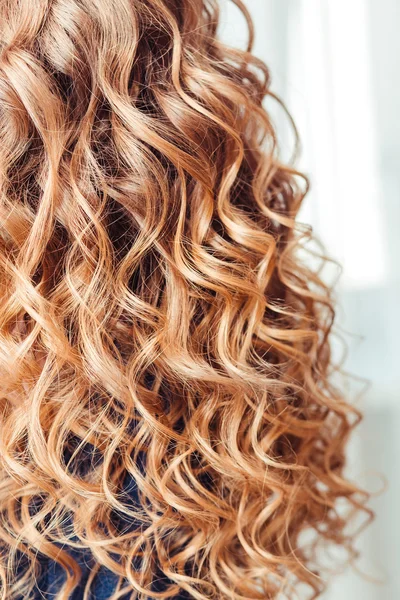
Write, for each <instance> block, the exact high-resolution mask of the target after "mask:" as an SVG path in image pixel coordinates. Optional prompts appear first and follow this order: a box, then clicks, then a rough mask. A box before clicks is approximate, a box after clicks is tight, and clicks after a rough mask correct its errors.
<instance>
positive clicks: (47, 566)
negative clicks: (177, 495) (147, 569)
mask: <svg viewBox="0 0 400 600" xmlns="http://www.w3.org/2000/svg"><path fill="white" fill-rule="evenodd" d="M70 452H71V449H70V450H69V452H68V454H70ZM86 456H90V459H89V460H90V461H91V465H92V466H93V447H92V450H91V451H88V452H87V454H86ZM66 459H67V462H68V456H66ZM138 460H139V462H138V463H137V464H138V466H139V468H140V470H141V471H142V472H144V469H145V456H144V455H143V454H140V456H139V457H138ZM77 467H78V470H79V471H80V474H81V475H82V474H84V473H85V471H86V470H87V469H88V468H89V467H88V462H87V460H85V459H83V458H82V454H81V456H80V460H79V464H78V465H77ZM121 498H122V501H123V503H124V505H125V506H127V507H130V508H133V507H135V506H136V507H138V506H139V496H138V492H137V484H136V481H135V480H134V479H133V477H132V476H131V475H130V474H129V473H127V474H126V476H125V479H124V481H123V483H122V495H121ZM121 498H120V499H121ZM39 507H40V503H39V505H38V506H37V508H39ZM115 522H116V524H118V528H119V529H120V530H124V531H127V530H134V529H135V528H136V527H138V526H139V524H138V523H135V522H132V521H131V522H128V521H127V517H126V516H122V515H119V516H116V519H115ZM77 541H78V540H77ZM64 549H65V548H64ZM67 551H68V553H69V554H70V555H71V556H72V557H73V558H74V559H75V560H76V562H77V563H78V564H79V565H80V567H81V571H82V577H81V580H80V583H79V586H78V587H77V588H76V589H75V590H74V592H73V593H72V595H71V597H70V600H82V599H83V597H84V590H85V585H86V583H87V580H88V578H89V576H90V573H91V568H92V566H93V557H92V555H91V552H90V550H89V549H86V548H83V549H77V548H73V547H69V548H68V549H67ZM38 559H39V561H40V564H41V574H40V576H39V577H38V579H37V583H36V588H35V591H34V596H33V599H32V600H50V599H53V598H54V596H55V594H56V593H57V592H58V591H59V589H60V587H61V586H62V584H63V583H64V581H65V579H66V573H65V570H64V569H63V567H62V566H61V565H60V564H58V563H57V562H56V561H53V560H51V559H49V558H48V557H46V556H45V555H38ZM21 565H22V563H21ZM153 575H154V582H153V584H152V588H151V589H152V591H157V592H162V591H164V590H165V589H166V588H167V586H168V584H169V585H171V584H172V583H173V582H172V581H171V580H169V579H168V578H167V577H166V576H165V575H164V574H163V573H162V571H159V570H157V572H156V573H154V574H153ZM117 584H118V576H117V575H115V574H114V573H112V572H111V571H110V570H109V569H107V568H106V567H104V566H101V567H100V569H99V571H98V572H97V573H96V576H95V577H94V579H93V581H92V583H91V587H90V591H91V593H90V595H89V598H90V600H109V598H110V597H111V596H112V594H113V592H114V591H115V588H116V586H117ZM133 591H134V590H133V589H132V590H131V592H130V593H127V594H126V595H124V596H123V597H121V600H130V596H131V593H132V592H133ZM190 598H191V596H189V595H188V594H187V592H186V591H181V593H180V594H179V595H178V596H175V597H174V600H190ZM21 600H26V599H25V598H24V599H22V598H21Z"/></svg>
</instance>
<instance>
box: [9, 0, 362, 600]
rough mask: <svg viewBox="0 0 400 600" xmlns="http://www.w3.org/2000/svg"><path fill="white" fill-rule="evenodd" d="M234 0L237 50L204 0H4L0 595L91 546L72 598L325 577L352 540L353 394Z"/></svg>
mask: <svg viewBox="0 0 400 600" xmlns="http://www.w3.org/2000/svg"><path fill="white" fill-rule="evenodd" d="M235 4H237V6H239V8H241V10H242V11H243V12H244V14H245V16H246V18H247V21H248V25H249V31H250V42H249V47H248V49H247V50H246V51H242V50H237V49H233V48H229V47H227V46H225V45H224V44H222V43H221V42H220V41H219V40H218V37H217V25H218V6H217V3H216V1H214V0H190V1H189V0H19V1H18V0H14V1H13V0H4V1H3V2H1V4H0V17H1V21H0V22H1V36H0V39H1V54H0V193H1V200H0V234H1V236H0V244H1V247H0V270H1V284H0V297H1V311H0V376H1V416H0V425H1V436H0V515H1V519H0V542H1V550H2V552H1V562H0V580H1V593H2V595H1V597H2V598H3V599H7V600H8V599H11V598H31V597H33V596H32V594H33V593H34V589H35V582H36V580H37V578H38V576H39V574H40V557H47V559H49V560H52V561H55V562H56V563H57V564H58V565H59V566H60V567H61V568H62V570H63V572H64V574H65V579H64V582H63V585H62V587H61V588H60V590H59V592H58V593H57V595H56V596H55V597H56V598H57V600H64V599H67V598H70V597H71V594H72V593H73V590H74V589H76V588H77V586H78V584H79V581H80V577H81V570H80V566H79V561H77V559H76V556H77V553H78V552H79V551H80V550H82V551H87V552H89V554H90V560H91V561H92V562H91V565H92V568H91V575H90V577H89V578H88V580H87V581H86V583H85V598H89V597H91V596H90V590H91V589H92V586H93V585H94V581H95V578H96V574H98V572H99V571H100V570H101V569H104V568H105V569H107V570H108V571H111V572H112V573H114V574H115V575H116V576H117V577H118V578H119V586H117V589H116V591H115V594H114V595H113V596H112V598H115V599H116V598H121V596H122V594H123V593H126V594H128V596H127V597H129V598H140V599H144V598H156V597H159V598H163V597H165V598H167V597H173V596H174V595H176V594H177V593H179V591H181V592H182V591H183V592H184V593H186V594H187V597H190V598H198V599H199V600H201V599H205V598H213V599H217V598H218V599H225V598H226V599H228V598H229V599H231V600H233V599H234V600H249V599H265V598H275V597H277V596H278V595H279V594H280V593H285V594H286V595H287V597H292V596H293V595H294V594H295V591H296V589H298V586H301V585H302V584H306V585H307V586H308V588H309V590H310V593H311V594H312V595H313V596H318V595H319V594H320V592H321V591H322V590H323V588H324V582H323V579H322V575H323V573H324V570H323V568H322V566H318V565H319V554H318V553H319V549H320V547H321V543H324V542H327V541H328V542H333V543H335V544H339V545H341V546H344V547H346V548H348V549H349V550H350V552H351V551H352V548H353V543H352V536H351V535H349V534H348V533H346V532H347V528H346V526H347V523H348V516H343V513H342V512H341V509H340V505H341V503H343V501H345V503H346V504H347V505H348V506H349V508H350V509H352V510H353V512H354V510H355V511H356V512H357V511H358V510H361V509H363V505H364V500H363V499H362V498H364V496H362V495H361V496H360V490H359V489H358V488H357V487H356V486H355V485H353V484H352V483H351V482H349V481H348V480H347V479H346V478H345V476H344V475H343V469H344V466H345V453H344V450H345V445H346V442H347V439H348V437H349V434H350V432H351V430H352V429H353V427H354V425H355V423H357V422H358V420H359V418H360V415H359V413H358V412H357V411H356V410H355V409H354V408H353V407H352V406H351V405H350V404H349V403H348V402H346V400H345V398H344V397H343V394H342V393H341V392H340V390H338V389H337V388H336V387H335V386H334V385H333V383H332V382H331V378H330V374H331V371H332V367H333V364H332V359H331V354H330V337H329V334H330V332H331V328H332V324H333V321H334V308H333V305H334V301H333V296H332V290H331V288H330V287H329V286H328V285H326V284H325V283H324V282H323V281H322V277H321V275H320V272H319V269H315V268H314V269H313V268H311V266H310V264H309V262H308V261H306V260H302V259H301V257H300V254H299V250H301V248H304V244H305V242H307V240H308V239H311V235H312V234H311V229H310V228H307V227H306V226H303V225H300V224H299V223H298V222H297V221H296V215H297V213H298V210H299V207H300V205H301V202H302V200H303V198H304V196H305V194H306V192H307V188H308V182H307V178H306V177H305V176H304V175H302V174H301V173H299V172H298V171H297V170H296V169H295V168H294V167H292V166H290V165H288V164H282V162H281V161H280V159H279V156H278V151H277V150H278V149H277V141H276V136H275V133H274V128H273V126H272V123H271V120H270V118H269V116H268V114H267V112H266V110H265V108H263V104H262V103H263V100H264V98H265V97H266V96H268V95H272V92H271V90H270V75H269V71H268V69H267V67H266V66H265V65H264V63H263V62H262V61H260V60H258V59H257V58H255V57H254V56H253V55H252V53H251V51H252V24H251V20H250V18H249V15H248V14H247V12H246V9H245V7H244V6H243V5H242V3H241V2H240V1H239V0H235ZM347 514H348V513H346V515H347ZM307 531H308V532H312V531H314V533H315V534H316V535H314V536H311V537H310V538H307V539H306V540H305V541H303V542H302V539H303V538H302V535H303V532H307ZM156 573H158V574H159V577H160V578H162V577H164V578H166V579H165V581H167V582H168V585H166V586H165V587H164V588H163V589H162V590H161V591H158V592H157V589H156V588H155V587H154V579H155V577H154V575H155V574H156Z"/></svg>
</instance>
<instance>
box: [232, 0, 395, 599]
mask: <svg viewBox="0 0 400 600" xmlns="http://www.w3.org/2000/svg"><path fill="white" fill-rule="evenodd" d="M221 4H222V5H223V13H222V27H221V30H220V32H221V35H222V37H223V38H224V39H225V40H226V41H227V43H229V44H230V45H235V46H241V47H243V46H244V45H245V42H246V30H245V24H244V21H243V18H242V16H241V15H240V12H239V11H238V9H237V8H236V7H235V6H234V5H233V2H231V1H230V0H223V1H222V2H221ZM245 4H246V6H247V7H248V9H249V10H250V12H251V14H252V17H253V19H254V22H255V31H256V43H255V49H254V52H255V54H256V55H257V56H259V57H260V58H262V59H263V60H264V61H265V62H266V63H267V65H268V66H269V68H270V70H271V73H272V89H273V91H274V92H276V93H277V94H278V95H279V96H280V97H281V98H282V99H283V100H284V102H285V104H286V105H287V107H288V108H289V111H290V112H291V114H292V116H293V117H294V120H295V122H296V125H297V128H298V131H299V135H300V138H301V143H302V156H301V160H300V162H299V163H298V165H299V166H300V168H301V169H302V170H303V171H305V172H306V173H307V174H308V175H309V177H310V179H311V184H312V190H311V192H310V194H309V195H308V196H307V198H306V201H305V205H304V209H302V213H301V215H300V220H301V221H304V222H308V223H311V224H312V225H313V229H314V231H315V233H316V234H317V236H318V237H320V238H321V240H322V241H323V242H324V244H325V246H326V249H327V251H328V253H329V254H330V255H331V256H332V257H334V258H335V259H337V260H338V261H340V263H341V264H342V266H343V274H342V277H341V279H340V282H339V288H338V292H339V302H340V306H339V310H338V323H339V325H341V326H342V327H343V328H344V329H345V330H346V331H348V332H350V333H351V334H352V335H351V336H350V337H349V336H347V338H346V339H347V342H348V344H349V356H348V360H347V362H346V368H347V370H349V371H351V372H352V373H353V374H355V375H358V376H360V377H362V378H367V379H368V380H369V381H370V387H369V389H368V391H367V392H366V393H365V394H364V397H363V398H362V400H361V403H360V404H359V406H360V408H361V409H362V410H363V411H364V414H365V417H364V421H363V423H362V425H361V426H359V427H358V429H357V432H356V433H355V435H354V439H353V445H352V447H351V448H350V460H349V472H350V475H351V476H352V477H353V478H354V479H356V480H357V481H358V482H359V483H361V484H362V485H367V487H368V488H369V489H370V490H371V491H376V490H378V489H380V488H381V487H382V481H381V480H380V479H379V478H378V476H374V473H381V474H382V475H383V476H384V477H385V478H386V480H387V481H388V488H387V490H386V491H385V492H384V493H383V494H382V495H380V496H379V497H376V498H374V499H373V500H372V501H371V506H372V508H373V509H374V510H375V511H376V513H377V517H376V520H375V522H374V523H373V524H372V525H371V526H370V527H369V528H368V530H367V531H366V532H365V533H364V534H363V535H362V536H361V537H360V538H359V544H358V545H359V547H360V549H361V550H362V560H361V561H360V562H359V564H358V567H359V569H360V570H361V571H362V572H363V573H364V574H365V576H364V577H362V576H360V575H359V574H358V573H357V571H356V570H355V569H348V570H347V571H346V572H345V573H344V574H342V575H340V576H339V577H337V578H336V579H334V581H333V583H332V585H331V587H330V588H329V591H328V592H327V593H326V594H325V595H324V600H398V599H399V598H400V539H399V538H400V516H399V514H400V510H399V509H400V478H399V471H400V467H399V462H400V435H399V433H400V364H399V363H400V351H399V346H400V344H399V340H400V319H399V318H398V314H399V306H400V235H399V225H400V197H399V190H400V169H399V168H398V167H399V165H400V118H399V117H398V107H399V106H400V81H399V77H400V69H399V64H398V63H399V57H400V36H399V35H398V32H399V30H400V2H398V0H379V1H377V0H245ZM267 108H269V104H268V105H267ZM271 111H272V113H271V114H272V115H273V117H274V119H275V122H276V124H277V126H278V129H279V131H280V134H281V138H282V146H283V150H284V151H285V150H287V155H289V153H290V144H289V142H290V140H289V137H288V136H287V135H286V130H285V127H286V125H285V124H284V122H283V119H284V116H283V114H282V111H280V112H279V111H277V112H276V114H275V110H274V108H271ZM370 579H374V580H378V581H379V582H380V583H373V582H371V581H370Z"/></svg>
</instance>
